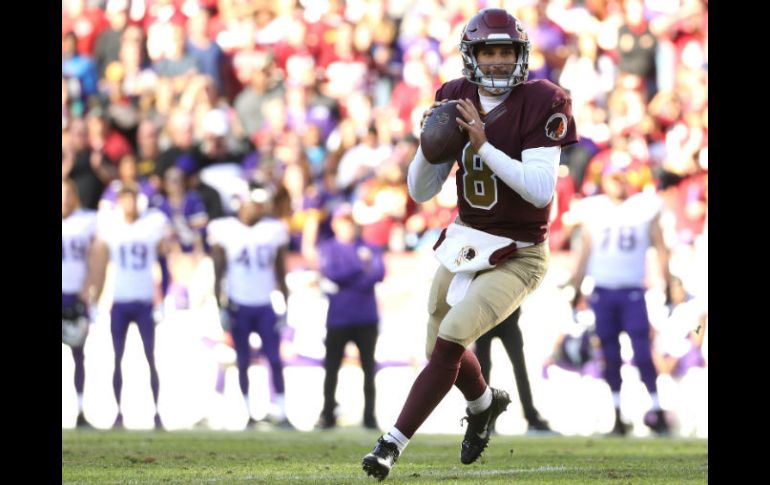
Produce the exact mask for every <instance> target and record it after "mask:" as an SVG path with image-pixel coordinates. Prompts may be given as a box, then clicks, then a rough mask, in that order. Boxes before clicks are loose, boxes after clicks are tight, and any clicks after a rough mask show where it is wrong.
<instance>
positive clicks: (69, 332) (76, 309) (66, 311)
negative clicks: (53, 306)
mask: <svg viewBox="0 0 770 485" xmlns="http://www.w3.org/2000/svg"><path fill="white" fill-rule="evenodd" d="M87 335H88V313H87V311H86V308H85V305H84V304H83V303H82V302H78V303H76V304H75V305H74V306H68V307H62V310H61V341H62V342H64V343H65V344H67V345H69V346H70V347H74V348H80V347H82V346H83V344H84V343H85V341H86V336H87Z"/></svg>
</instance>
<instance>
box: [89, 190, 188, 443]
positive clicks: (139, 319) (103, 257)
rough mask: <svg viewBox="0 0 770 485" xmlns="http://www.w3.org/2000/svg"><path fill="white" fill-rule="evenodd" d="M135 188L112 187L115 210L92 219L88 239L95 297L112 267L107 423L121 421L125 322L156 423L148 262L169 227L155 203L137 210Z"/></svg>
mask: <svg viewBox="0 0 770 485" xmlns="http://www.w3.org/2000/svg"><path fill="white" fill-rule="evenodd" d="M138 196H139V189H138V187H137V186H136V185H131V184H126V185H124V186H122V187H121V188H120V189H119V190H118V194H117V208H118V210H116V211H112V212H107V213H105V214H104V215H103V216H102V217H100V219H99V221H98V223H97V237H96V240H95V241H94V247H93V252H94V257H93V261H94V264H93V268H94V269H93V271H94V272H93V275H94V276H93V278H92V279H91V280H90V282H91V283H92V284H93V291H92V292H91V295H92V296H93V298H94V299H95V301H98V299H99V297H100V295H101V293H102V290H103V288H104V279H105V276H106V269H107V263H108V262H110V263H111V264H112V267H113V268H114V293H113V297H112V308H111V309H110V320H111V322H110V330H111V332H112V345H113V349H114V351H115V368H114V371H113V375H112V387H113V391H114V393H115V400H116V401H117V404H118V415H117V416H116V418H115V422H114V423H113V428H122V427H123V413H122V410H121V407H120V402H121V389H122V387H123V373H122V370H121V361H122V360H123V352H124V350H125V347H126V334H127V332H128V326H129V325H130V324H131V322H135V323H136V325H137V327H138V328H139V335H140V336H141V338H142V344H143V346H144V355H145V357H146V358H147V364H148V365H149V367H150V386H151V388H152V397H153V401H154V403H155V418H154V424H155V428H156V429H160V428H161V426H162V424H161V420H160V416H159V414H158V391H159V382H158V371H157V369H156V368H155V354H154V352H155V323H156V322H155V319H154V318H153V306H154V305H153V301H154V299H155V298H154V297H155V284H154V282H153V271H152V270H153V264H154V263H155V262H156V261H157V260H158V257H159V255H161V254H167V253H168V252H169V251H170V250H171V248H172V247H174V244H175V243H174V241H173V232H172V230H171V225H170V224H169V221H168V218H167V217H166V216H165V215H164V214H163V213H162V212H160V211H159V210H157V209H148V210H146V211H145V212H140V210H139V205H138Z"/></svg>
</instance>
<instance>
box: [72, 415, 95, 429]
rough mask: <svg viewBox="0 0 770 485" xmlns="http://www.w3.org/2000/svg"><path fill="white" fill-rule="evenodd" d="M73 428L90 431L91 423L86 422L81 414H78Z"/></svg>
mask: <svg viewBox="0 0 770 485" xmlns="http://www.w3.org/2000/svg"><path fill="white" fill-rule="evenodd" d="M75 427H76V428H78V429H92V428H93V426H91V423H89V422H88V421H87V420H86V417H85V416H84V415H83V413H78V420H77V421H76V422H75Z"/></svg>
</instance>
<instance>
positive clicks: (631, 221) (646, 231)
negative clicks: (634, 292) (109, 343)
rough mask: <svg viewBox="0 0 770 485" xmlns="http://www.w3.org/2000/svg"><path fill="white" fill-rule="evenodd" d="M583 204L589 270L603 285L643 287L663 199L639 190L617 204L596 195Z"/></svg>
mask: <svg viewBox="0 0 770 485" xmlns="http://www.w3.org/2000/svg"><path fill="white" fill-rule="evenodd" d="M581 206H582V207H581V210H580V215H581V217H580V218H581V219H582V220H583V221H584V223H585V225H586V227H587V228H588V230H589V231H590V233H591V256H590V257H589V259H588V268H587V269H586V274H587V275H589V276H591V277H593V279H594V281H595V282H596V286H601V287H603V288H613V289H617V288H631V287H643V286H644V277H645V262H646V255H647V249H648V248H649V247H650V223H651V222H652V220H653V219H654V218H655V216H656V215H657V214H658V213H659V212H660V210H661V207H662V201H661V199H660V198H659V197H657V196H655V195H651V194H645V193H640V194H635V195H632V196H631V197H629V198H628V199H626V200H625V201H623V202H622V203H620V204H614V203H612V202H611V201H610V199H609V197H607V196H606V195H597V196H595V197H589V198H586V199H585V200H583V201H582V202H581Z"/></svg>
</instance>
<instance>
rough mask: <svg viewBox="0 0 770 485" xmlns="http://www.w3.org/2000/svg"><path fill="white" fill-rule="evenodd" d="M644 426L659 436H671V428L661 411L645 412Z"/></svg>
mask: <svg viewBox="0 0 770 485" xmlns="http://www.w3.org/2000/svg"><path fill="white" fill-rule="evenodd" d="M644 424H645V425H646V426H647V427H648V428H650V429H651V430H652V431H654V432H655V434H658V435H661V436H667V435H669V434H671V428H670V427H669V425H668V421H667V420H666V415H665V413H664V412H663V410H662V409H658V410H657V411H652V410H650V411H647V413H646V414H645V415H644Z"/></svg>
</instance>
